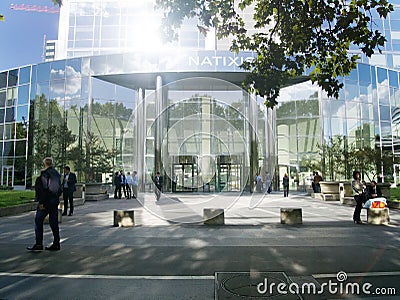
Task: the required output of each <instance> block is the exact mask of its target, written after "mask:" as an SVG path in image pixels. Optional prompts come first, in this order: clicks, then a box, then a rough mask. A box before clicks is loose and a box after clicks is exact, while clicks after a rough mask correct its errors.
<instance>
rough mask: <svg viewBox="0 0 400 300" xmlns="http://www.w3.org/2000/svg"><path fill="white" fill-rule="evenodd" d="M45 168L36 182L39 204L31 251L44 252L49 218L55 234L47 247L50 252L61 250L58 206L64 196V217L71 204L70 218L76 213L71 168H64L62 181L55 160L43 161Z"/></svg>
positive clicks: (74, 181) (47, 158) (74, 180)
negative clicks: (44, 234) (54, 164)
mask: <svg viewBox="0 0 400 300" xmlns="http://www.w3.org/2000/svg"><path fill="white" fill-rule="evenodd" d="M43 166H44V168H43V169H42V170H41V172H40V176H38V177H37V179H36V181H35V201H37V202H38V205H37V208H36V215H35V244H34V245H33V246H31V247H27V249H28V250H30V251H41V250H43V223H44V219H45V218H46V216H47V215H48V216H49V225H50V228H51V231H52V233H53V243H52V244H51V246H49V247H45V249H46V250H49V251H58V250H60V229H59V226H58V206H59V204H60V196H61V195H62V196H63V200H64V210H63V215H64V216H66V215H67V211H68V204H69V209H70V210H69V214H68V215H69V216H72V215H73V212H74V201H73V199H74V192H75V191H76V175H75V174H74V173H72V172H71V168H70V167H69V166H65V167H64V175H63V178H62V180H61V175H60V173H59V172H58V171H57V170H56V169H55V168H54V167H53V159H52V158H51V157H46V158H45V159H44V160H43Z"/></svg>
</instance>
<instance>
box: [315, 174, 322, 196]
mask: <svg viewBox="0 0 400 300" xmlns="http://www.w3.org/2000/svg"><path fill="white" fill-rule="evenodd" d="M321 181H322V176H321V175H319V173H318V172H315V176H314V187H315V193H321V184H320V182H321Z"/></svg>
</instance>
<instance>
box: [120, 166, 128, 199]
mask: <svg viewBox="0 0 400 300" xmlns="http://www.w3.org/2000/svg"><path fill="white" fill-rule="evenodd" d="M119 174H120V176H121V188H122V190H123V191H124V197H125V198H127V199H128V197H127V190H126V186H127V184H126V176H125V173H124V171H123V170H121V171H120V172H119Z"/></svg>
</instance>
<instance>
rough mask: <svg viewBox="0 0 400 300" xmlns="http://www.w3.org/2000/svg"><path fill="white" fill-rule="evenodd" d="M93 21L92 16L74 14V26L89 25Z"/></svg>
mask: <svg viewBox="0 0 400 300" xmlns="http://www.w3.org/2000/svg"><path fill="white" fill-rule="evenodd" d="M93 22H94V16H76V26H77V27H78V26H89V25H92V24H93Z"/></svg>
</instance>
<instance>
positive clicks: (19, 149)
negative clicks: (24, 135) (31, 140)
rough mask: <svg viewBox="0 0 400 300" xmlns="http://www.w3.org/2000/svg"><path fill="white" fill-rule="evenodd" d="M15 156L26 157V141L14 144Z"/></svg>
mask: <svg viewBox="0 0 400 300" xmlns="http://www.w3.org/2000/svg"><path fill="white" fill-rule="evenodd" d="M15 156H17V157H18V156H26V141H17V142H15Z"/></svg>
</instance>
